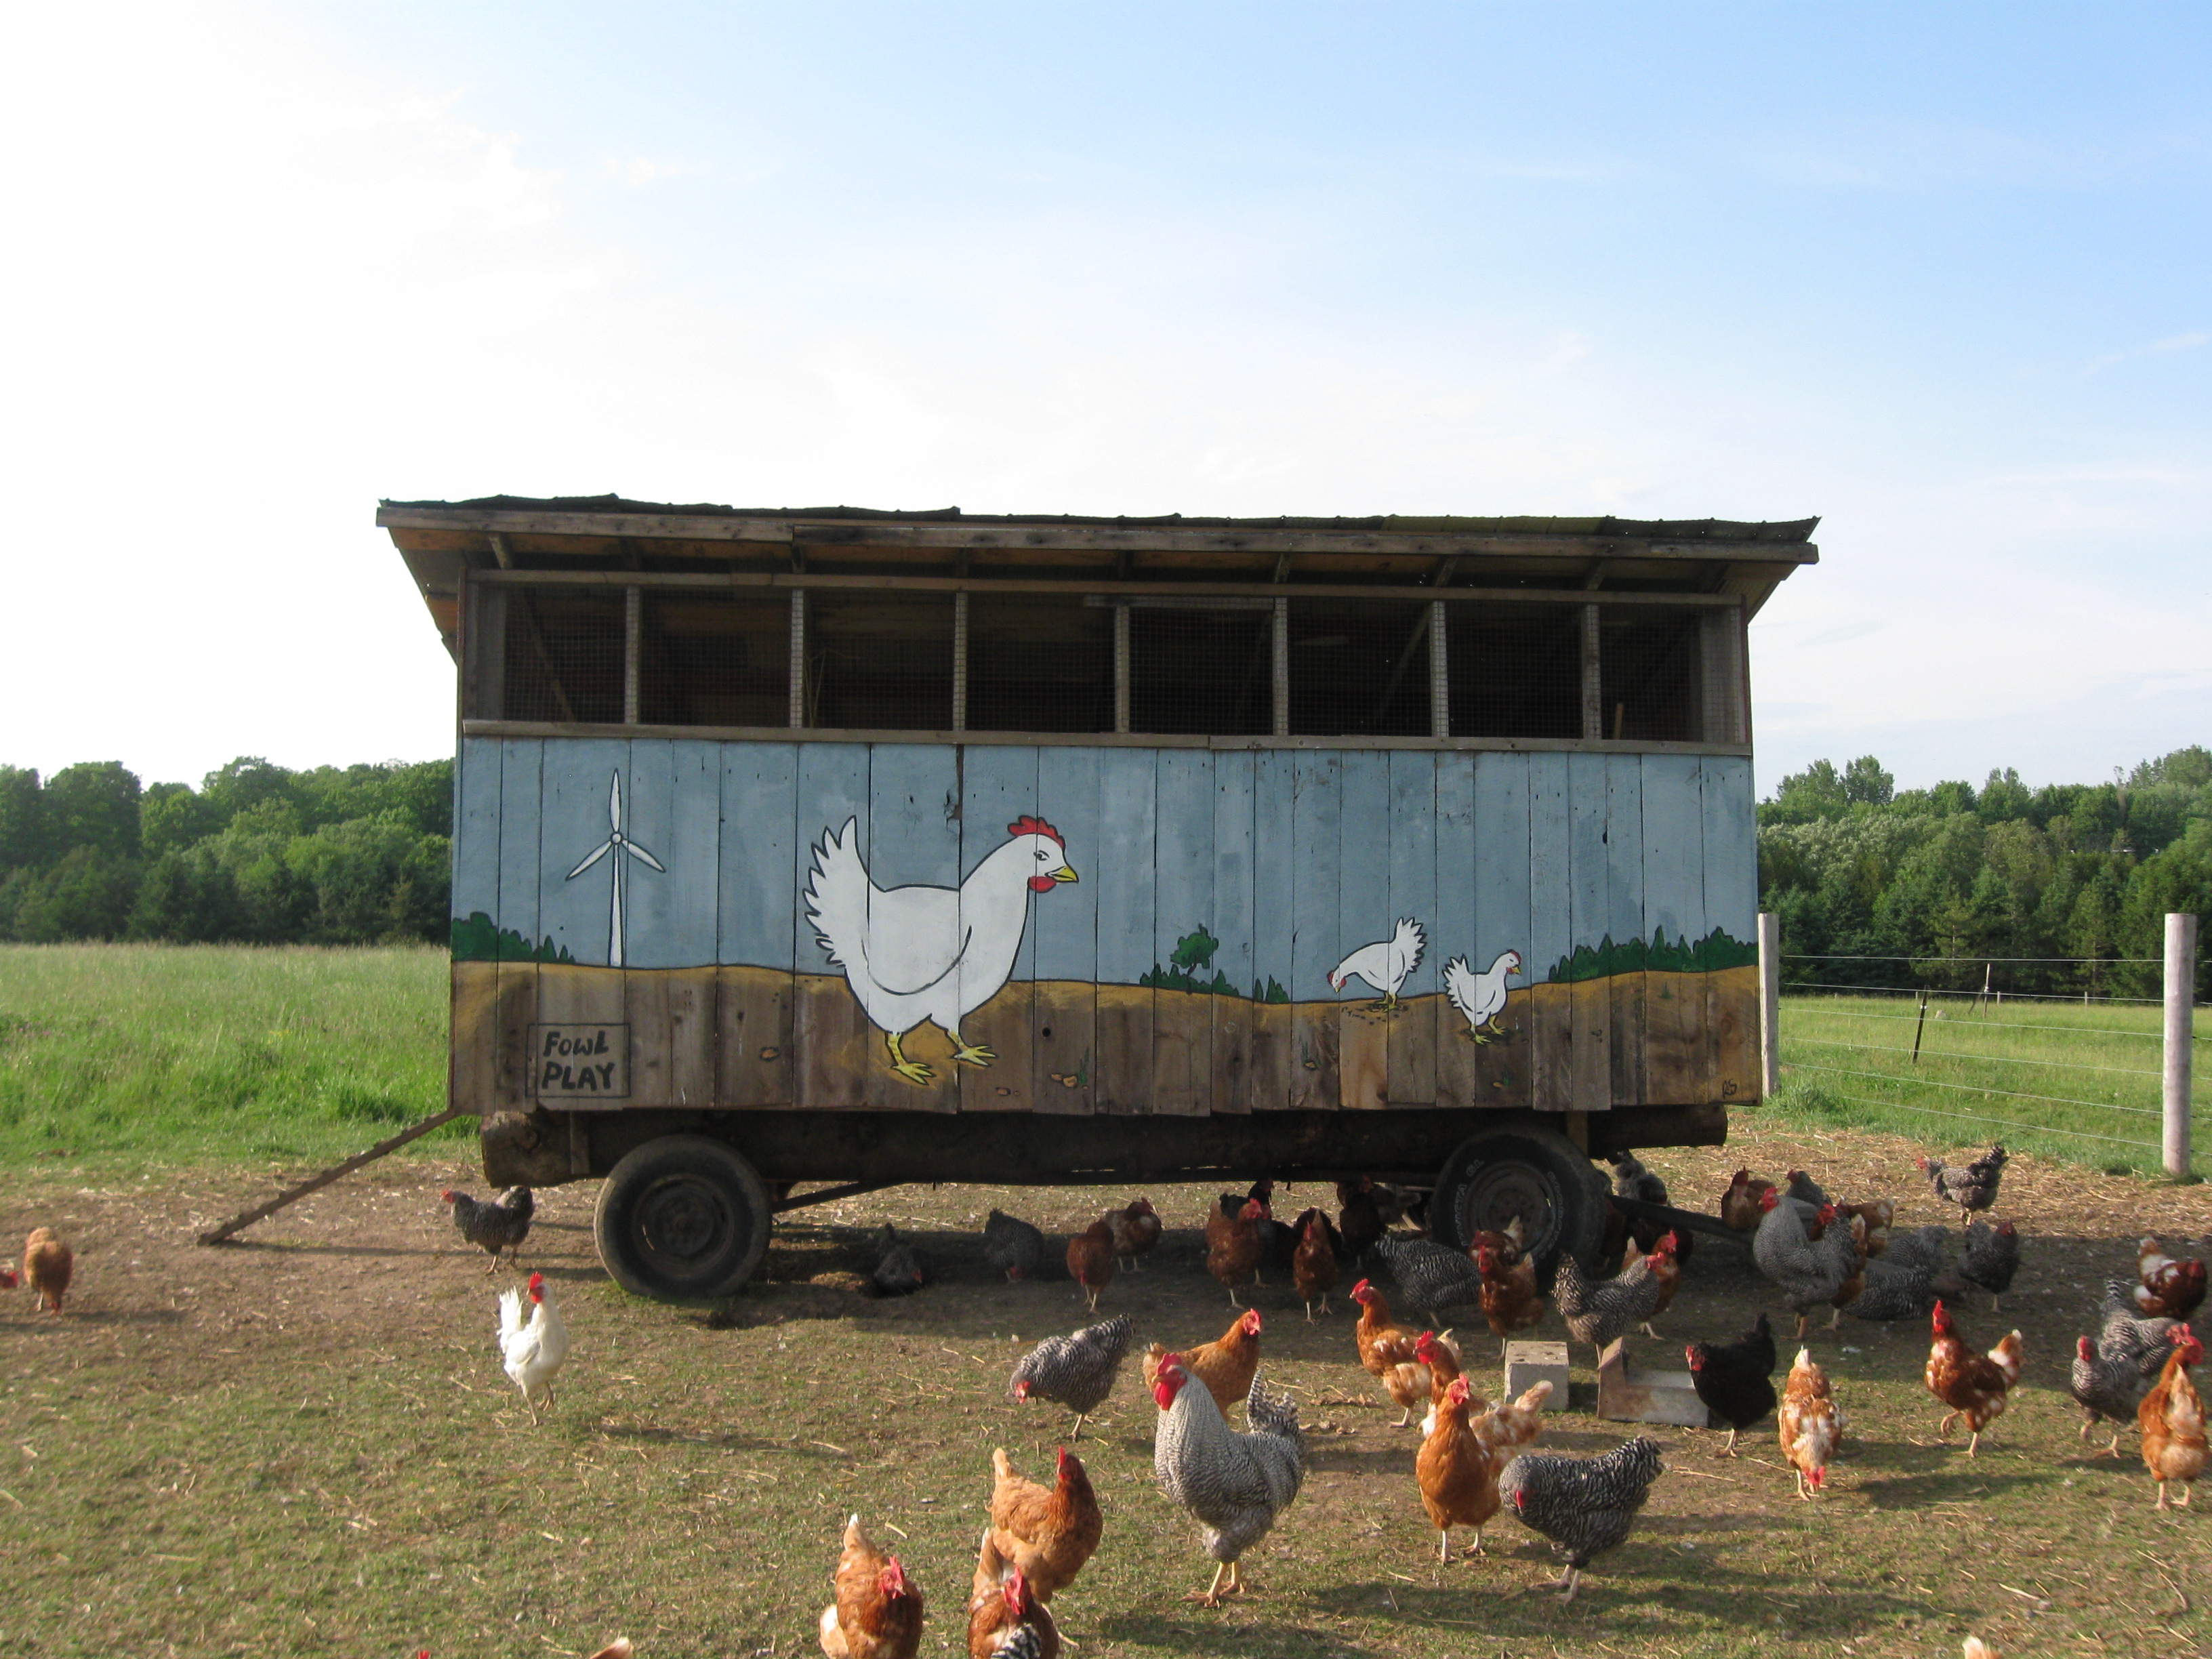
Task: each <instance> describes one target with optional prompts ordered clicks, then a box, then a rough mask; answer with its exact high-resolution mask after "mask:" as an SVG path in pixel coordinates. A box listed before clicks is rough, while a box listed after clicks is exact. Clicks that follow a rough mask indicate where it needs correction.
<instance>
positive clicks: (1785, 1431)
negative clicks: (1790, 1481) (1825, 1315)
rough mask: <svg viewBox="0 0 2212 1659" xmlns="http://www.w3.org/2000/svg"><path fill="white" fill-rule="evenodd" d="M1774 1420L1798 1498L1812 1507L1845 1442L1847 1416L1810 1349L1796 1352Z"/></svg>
mask: <svg viewBox="0 0 2212 1659" xmlns="http://www.w3.org/2000/svg"><path fill="white" fill-rule="evenodd" d="M1774 1420H1775V1424H1776V1425H1777V1427H1778V1431H1779V1432H1780V1436H1781V1440H1782V1455H1784V1457H1786V1458H1788V1459H1789V1460H1790V1468H1791V1470H1792V1471H1794V1472H1795V1473H1796V1477H1797V1495H1798V1496H1799V1497H1800V1498H1804V1499H1805V1500H1806V1501H1807V1502H1808V1503H1810V1502H1811V1501H1812V1498H1813V1494H1814V1493H1815V1492H1819V1491H1820V1488H1821V1486H1824V1485H1826V1481H1827V1479H1828V1464H1829V1462H1830V1461H1831V1460H1832V1458H1833V1457H1834V1456H1835V1455H1836V1448H1837V1447H1838V1446H1839V1445H1841V1444H1842V1443H1843V1439H1844V1414H1843V1413H1842V1411H1841V1410H1840V1409H1838V1407H1837V1405H1836V1396H1835V1395H1833V1394H1832V1393H1831V1392H1830V1391H1829V1389H1828V1374H1827V1373H1826V1371H1824V1370H1821V1369H1820V1367H1819V1366H1818V1365H1816V1364H1814V1363H1813V1351H1812V1350H1811V1349H1810V1348H1800V1349H1798V1350H1797V1363H1796V1364H1794V1365H1792V1366H1791V1367H1790V1377H1789V1380H1788V1381H1787V1382H1786V1383H1784V1384H1783V1386H1782V1404H1781V1406H1780V1407H1778V1409H1777V1410H1776V1412H1775V1413H1774Z"/></svg>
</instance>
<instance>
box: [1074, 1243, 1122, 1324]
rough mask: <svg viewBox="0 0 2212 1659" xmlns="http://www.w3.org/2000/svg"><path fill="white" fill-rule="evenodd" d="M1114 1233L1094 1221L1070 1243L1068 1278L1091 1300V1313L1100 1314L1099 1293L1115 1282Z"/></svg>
mask: <svg viewBox="0 0 2212 1659" xmlns="http://www.w3.org/2000/svg"><path fill="white" fill-rule="evenodd" d="M1114 1271H1115V1269H1114V1230H1113V1229H1112V1228H1111V1227H1109V1226H1108V1225H1106V1223H1104V1222H1103V1221H1094V1222H1092V1223H1091V1225H1089V1226H1088V1227H1085V1229H1084V1230H1083V1231H1081V1232H1079V1233H1078V1234H1077V1235H1076V1236H1075V1237H1073V1238H1071V1239H1069V1240H1068V1241H1067V1276H1068V1277H1069V1278H1070V1279H1073V1280H1074V1281H1075V1282H1076V1283H1077V1284H1078V1285H1080V1286H1081V1287H1082V1290H1083V1294H1084V1295H1085V1297H1089V1298H1090V1302H1091V1312H1093V1313H1097V1311H1098V1296H1099V1292H1101V1291H1103V1290H1104V1289H1105V1288H1106V1287H1107V1286H1108V1285H1111V1284H1112V1283H1113V1282H1114Z"/></svg>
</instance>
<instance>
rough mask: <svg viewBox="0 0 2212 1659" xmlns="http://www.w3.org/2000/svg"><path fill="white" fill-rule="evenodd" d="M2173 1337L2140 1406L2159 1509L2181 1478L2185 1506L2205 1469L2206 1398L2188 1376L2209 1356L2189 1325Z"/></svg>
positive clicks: (2144, 1448)
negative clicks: (2171, 1486)
mask: <svg viewBox="0 0 2212 1659" xmlns="http://www.w3.org/2000/svg"><path fill="white" fill-rule="evenodd" d="M2174 1335H2175V1339H2176V1340H2175V1341H2174V1345H2173V1352H2172V1353H2170V1354H2168V1355H2166V1369H2165V1370H2162V1371H2160V1373H2159V1376H2158V1381H2157V1383H2154V1385H2153V1386H2152V1388H2151V1391H2150V1392H2149V1393H2148V1394H2147V1395H2144V1396H2143V1402H2142V1405H2140V1406H2138V1407H2136V1427H2137V1428H2139V1429H2141V1430H2142V1455H2143V1467H2144V1468H2147V1469H2148V1470H2149V1471H2150V1478H2151V1479H2152V1480H2155V1481H2157V1482H2158V1504H2157V1507H2158V1508H2160V1509H2164V1508H2165V1507H2166V1487H2167V1486H2168V1485H2169V1484H2170V1483H2172V1482H2173V1481H2176V1480H2179V1482H2180V1483H2181V1497H2180V1498H2179V1500H2178V1502H2177V1505H2176V1506H2177V1507H2178V1508H2180V1509H2187V1508H2188V1507H2189V1498H2190V1495H2191V1493H2192V1492H2195V1491H2196V1489H2197V1487H2196V1482H2197V1476H2199V1475H2201V1474H2203V1473H2204V1401H2203V1397H2202V1396H2201V1395H2198V1394H2197V1385H2196V1383H2194V1382H2192V1381H2191V1379H2190V1376H2189V1368H2190V1367H2191V1365H2193V1364H2196V1363H2197V1361H2198V1360H2200V1359H2202V1358H2204V1345H2203V1343H2202V1342H2200V1341H2198V1340H2197V1338H2196V1336H2195V1335H2194V1334H2192V1333H2191V1330H2190V1328H2189V1327H2188V1326H2186V1325H2184V1326H2183V1327H2181V1328H2180V1329H2179V1331H2177V1332H2176V1333H2175V1334H2174Z"/></svg>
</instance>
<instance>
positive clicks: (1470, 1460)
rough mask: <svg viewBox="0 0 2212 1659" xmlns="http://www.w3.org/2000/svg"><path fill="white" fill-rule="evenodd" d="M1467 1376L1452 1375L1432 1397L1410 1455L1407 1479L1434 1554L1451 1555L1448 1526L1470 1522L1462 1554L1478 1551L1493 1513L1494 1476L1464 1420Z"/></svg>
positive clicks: (1495, 1500) (1440, 1557)
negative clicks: (1432, 1538) (1415, 1486)
mask: <svg viewBox="0 0 2212 1659" xmlns="http://www.w3.org/2000/svg"><path fill="white" fill-rule="evenodd" d="M1468 1401H1469V1390H1468V1385H1467V1379H1466V1378H1465V1377H1463V1376H1455V1377H1454V1378H1453V1379H1452V1380H1451V1382H1450V1383H1448V1384H1446V1385H1445V1388H1444V1390H1443V1393H1442V1394H1441V1395H1438V1396H1437V1406H1436V1409H1435V1410H1434V1411H1433V1412H1431V1413H1429V1426H1428V1430H1427V1432H1426V1433H1425V1435H1424V1436H1423V1437H1422V1439H1421V1449H1420V1451H1419V1454H1418V1455H1416V1456H1415V1457H1414V1459H1413V1479H1414V1480H1417V1481H1418V1482H1419V1484H1420V1488H1421V1507H1422V1508H1423V1509H1425V1510H1427V1511H1428V1512H1429V1524H1430V1525H1431V1526H1432V1527H1434V1528H1436V1529H1437V1559H1438V1560H1440V1561H1449V1560H1450V1559H1451V1529H1452V1528H1454V1527H1473V1528H1474V1544H1473V1545H1472V1546H1471V1547H1469V1549H1468V1554H1470V1555H1480V1554H1481V1553H1482V1528H1483V1524H1484V1522H1487V1521H1488V1520H1489V1519H1490V1518H1491V1517H1492V1516H1494V1515H1496V1514H1497V1513H1498V1476H1497V1473H1496V1471H1494V1470H1493V1469H1492V1468H1491V1463H1490V1458H1489V1455H1487V1454H1486V1452H1485V1451H1484V1450H1483V1448H1482V1443H1481V1442H1480V1440H1478V1439H1476V1438H1475V1437H1474V1430H1473V1429H1472V1428H1470V1427H1469V1426H1468Z"/></svg>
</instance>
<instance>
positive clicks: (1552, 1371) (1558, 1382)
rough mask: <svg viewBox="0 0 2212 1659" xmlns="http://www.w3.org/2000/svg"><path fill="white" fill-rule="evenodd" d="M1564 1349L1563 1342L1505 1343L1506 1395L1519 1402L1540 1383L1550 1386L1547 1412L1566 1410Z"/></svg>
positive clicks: (1566, 1377) (1565, 1347)
mask: <svg viewBox="0 0 2212 1659" xmlns="http://www.w3.org/2000/svg"><path fill="white" fill-rule="evenodd" d="M1570 1375H1571V1372H1570V1371H1569V1370H1568V1368H1567V1345H1566V1344H1565V1343H1564V1342H1508V1343H1507V1344H1506V1345H1505V1395H1504V1397H1505V1398H1506V1399H1508V1400H1518V1399H1519V1398H1520V1397H1521V1396H1522V1395H1523V1394H1525V1393H1527V1392H1528V1390H1529V1389H1533V1388H1534V1387H1535V1386H1536V1384H1538V1383H1550V1384H1551V1385H1552V1397H1551V1398H1550V1399H1549V1400H1547V1401H1545V1402H1544V1409H1545V1410H1546V1411H1547V1412H1563V1411H1565V1410H1566V1408H1567V1380H1568V1377H1569V1376H1570Z"/></svg>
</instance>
